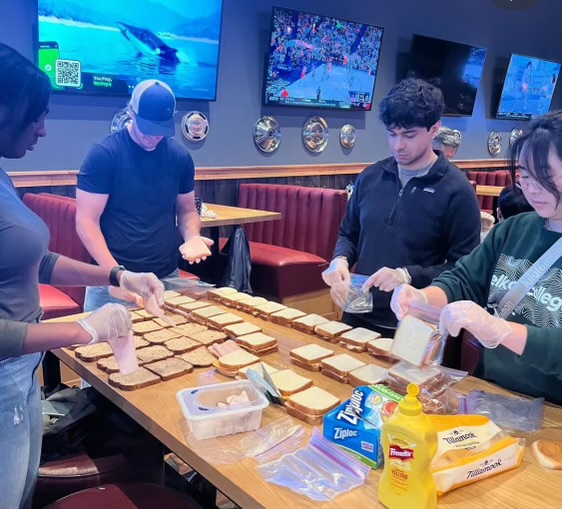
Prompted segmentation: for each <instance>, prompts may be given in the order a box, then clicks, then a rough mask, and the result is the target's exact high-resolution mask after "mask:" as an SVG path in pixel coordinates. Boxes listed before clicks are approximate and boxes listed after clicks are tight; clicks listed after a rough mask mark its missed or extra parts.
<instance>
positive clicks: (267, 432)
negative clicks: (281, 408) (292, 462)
mask: <svg viewBox="0 0 562 509" xmlns="http://www.w3.org/2000/svg"><path fill="white" fill-rule="evenodd" d="M308 439H309V434H308V433H307V432H306V430H305V428H304V427H303V426H301V425H300V424H296V423H295V421H294V420H293V419H292V418H291V417H288V416H286V417H282V418H281V419H279V420H277V421H274V422H272V423H271V424H268V425H267V426H264V427H263V428H260V429H258V430H256V431H254V432H253V433H250V434H249V435H248V436H246V437H244V438H243V439H242V440H241V441H240V448H241V449H242V451H243V452H244V454H245V455H246V456H247V457H248V458H254V459H255V460H257V461H258V462H259V463H269V462H271V461H274V460H276V459H278V458H279V457H280V456H282V455H284V454H287V453H288V452H289V451H291V452H293V451H296V450H297V449H300V448H301V447H303V446H304V445H305V442H307V441H308Z"/></svg>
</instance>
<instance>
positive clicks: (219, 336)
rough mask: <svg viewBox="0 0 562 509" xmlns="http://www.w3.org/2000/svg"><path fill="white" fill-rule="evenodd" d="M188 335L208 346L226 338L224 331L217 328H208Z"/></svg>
mask: <svg viewBox="0 0 562 509" xmlns="http://www.w3.org/2000/svg"><path fill="white" fill-rule="evenodd" d="M188 337H190V338H191V339H194V340H195V341H198V342H199V343H201V344H202V345H205V346H210V345H213V344H215V343H222V342H223V341H225V340H226V338H227V336H226V334H225V333H224V332H220V331H217V330H210V329H209V330H204V331H200V332H194V333H192V334H189V336H188Z"/></svg>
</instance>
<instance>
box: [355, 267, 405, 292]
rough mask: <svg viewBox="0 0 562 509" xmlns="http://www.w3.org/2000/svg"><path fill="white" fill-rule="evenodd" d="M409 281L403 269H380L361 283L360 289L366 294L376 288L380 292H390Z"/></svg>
mask: <svg viewBox="0 0 562 509" xmlns="http://www.w3.org/2000/svg"><path fill="white" fill-rule="evenodd" d="M410 281H411V278H410V277H409V276H408V273H407V272H406V271H405V270H404V269H390V268H389V267H382V268H381V269H379V270H377V271H376V272H375V273H374V274H372V275H371V276H370V277H369V279H367V281H365V282H364V283H363V288H362V289H363V291H365V292H366V291H368V290H370V289H371V288H372V287H373V286H376V287H377V288H378V289H379V290H380V291H381V292H391V291H392V290H394V289H395V288H396V287H398V286H400V285H405V284H409V283H410Z"/></svg>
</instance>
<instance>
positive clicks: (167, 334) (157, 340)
mask: <svg viewBox="0 0 562 509" xmlns="http://www.w3.org/2000/svg"><path fill="white" fill-rule="evenodd" d="M180 336H181V334H179V333H178V331H177V330H171V329H161V330H157V331H154V332H147V333H146V334H145V335H144V336H143V337H144V339H145V340H146V341H148V342H149V343H150V344H152V345H161V344H163V343H165V342H166V341H169V340H170V339H174V338H177V337H180Z"/></svg>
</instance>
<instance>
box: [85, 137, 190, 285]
mask: <svg viewBox="0 0 562 509" xmlns="http://www.w3.org/2000/svg"><path fill="white" fill-rule="evenodd" d="M194 174H195V169H194V165H193V159H192V158H191V155H190V154H189V152H188V151H187V150H186V149H185V148H183V147H182V146H181V145H179V144H178V143H177V142H176V141H174V140H173V139H171V138H164V139H163V140H162V141H161V142H160V143H159V144H158V146H157V147H156V149H155V150H153V151H151V152H147V151H146V150H143V149H142V148H141V147H139V146H138V145H137V144H136V143H135V142H134V141H133V140H132V138H131V136H130V134H129V131H128V130H127V129H122V130H121V131H119V132H117V133H115V134H112V135H111V136H108V137H107V138H106V139H105V140H103V141H102V142H101V143H99V144H95V145H93V146H92V147H91V148H90V150H89V151H88V154H87V155H86V158H85V159H84V162H83V163H82V167H81V168H80V174H79V175H78V185H77V187H78V189H80V190H82V191H86V192H88V193H96V194H107V195H109V198H108V200H107V205H106V207H105V210H104V211H103V214H102V216H101V218H100V226H101V231H102V233H103V235H104V237H105V240H106V242H107V247H108V248H109V251H110V252H111V254H112V255H113V256H114V258H115V259H116V260H117V262H118V263H119V264H122V265H124V266H125V267H126V268H127V269H129V270H132V271H135V272H154V273H155V274H156V275H157V276H158V277H164V276H166V275H168V274H169V273H170V272H173V271H174V270H175V269H176V268H177V266H178V259H179V252H178V247H179V245H180V243H181V237H180V234H179V231H178V229H177V227H176V199H177V197H178V194H186V193H190V192H192V191H193V187H194Z"/></svg>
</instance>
